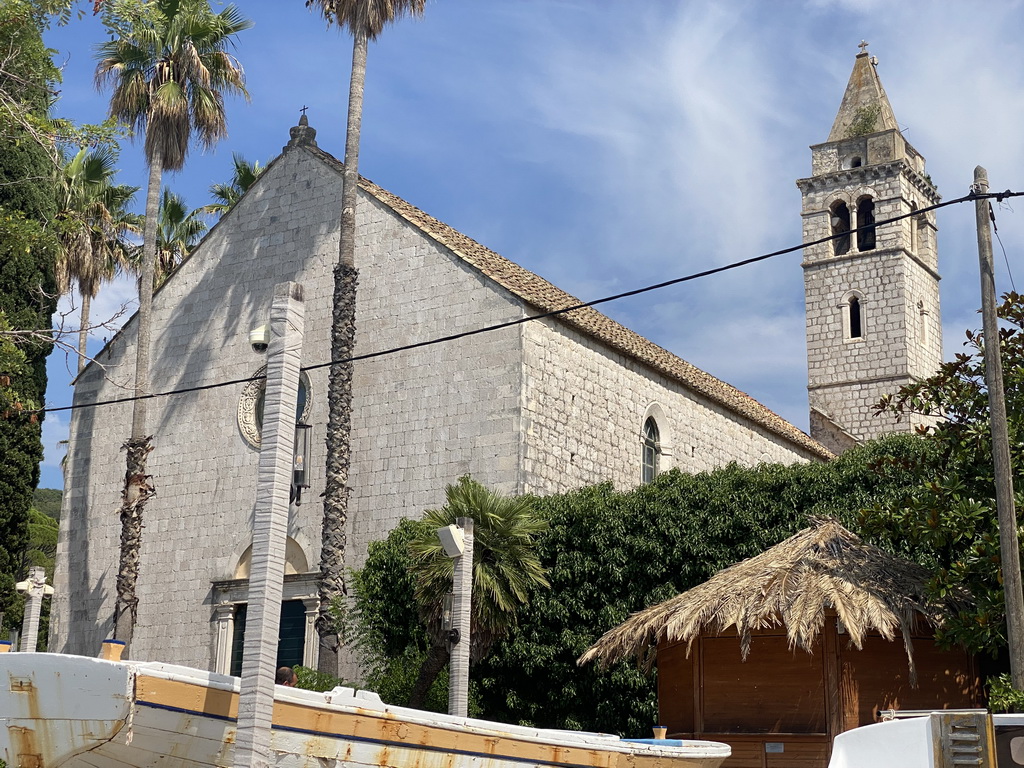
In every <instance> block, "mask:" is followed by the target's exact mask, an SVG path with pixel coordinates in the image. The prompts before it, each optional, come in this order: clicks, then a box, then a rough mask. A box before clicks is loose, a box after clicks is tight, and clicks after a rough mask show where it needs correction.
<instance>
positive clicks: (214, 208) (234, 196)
mask: <svg viewBox="0 0 1024 768" xmlns="http://www.w3.org/2000/svg"><path fill="white" fill-rule="evenodd" d="M231 161H232V164H233V165H234V171H233V172H232V174H231V181H230V182H229V183H228V184H213V185H212V186H211V187H210V194H211V195H212V196H213V199H214V200H215V202H213V203H210V204H209V205H204V206H203V207H202V208H201V209H200V210H201V211H202V212H203V213H210V214H214V215H216V216H223V215H224V214H225V213H227V212H228V211H230V210H231V209H232V208H234V207H235V203H237V202H238V201H239V200H241V199H242V195H244V194H245V193H246V192H248V191H249V187H251V186H252V185H253V184H255V183H256V180H257V179H258V178H259V177H260V176H262V175H263V172H264V171H265V170H267V169H266V167H264V166H262V165H260V164H259V163H258V162H255V163H250V162H249V161H247V160H246V159H245V158H244V157H242V156H241V155H240V154H238V153H237V152H236V153H234V154H233V155H231Z"/></svg>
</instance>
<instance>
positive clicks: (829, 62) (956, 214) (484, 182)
mask: <svg viewBox="0 0 1024 768" xmlns="http://www.w3.org/2000/svg"><path fill="white" fill-rule="evenodd" d="M238 5H239V7H240V8H241V10H242V11H243V13H245V14H246V15H247V16H248V17H249V18H251V19H253V21H254V22H255V26H254V28H253V29H251V30H249V31H247V32H245V33H243V34H242V35H241V36H240V37H239V39H238V45H237V48H236V50H235V53H236V55H237V57H238V59H239V61H240V62H241V63H242V65H243V67H244V68H245V72H246V77H247V84H248V88H249V92H250V94H251V101H250V102H249V103H246V102H244V101H242V100H238V101H234V102H231V103H230V104H229V107H228V120H229V136H228V138H227V139H225V140H224V141H222V142H221V143H220V144H219V145H218V147H217V148H216V150H214V151H213V152H209V153H203V152H201V151H199V150H195V151H193V153H192V155H191V157H190V160H189V162H188V164H187V165H186V167H185V169H184V170H183V171H182V172H180V173H178V174H175V175H172V176H170V177H165V183H167V184H168V185H169V186H171V187H172V188H173V189H174V190H175V191H177V192H179V193H180V194H183V195H184V196H185V198H186V200H187V202H188V203H189V204H190V205H191V206H193V207H198V206H200V205H203V204H204V203H206V202H208V201H209V195H208V192H207V190H208V188H209V186H210V184H212V183H215V182H220V181H227V180H228V178H229V177H230V170H231V153H232V152H240V153H241V154H243V155H244V156H245V157H246V158H247V159H249V160H259V161H260V162H263V163H265V162H267V161H269V160H271V159H273V157H275V156H276V155H277V154H278V153H279V152H280V150H281V147H282V146H283V145H284V144H285V143H286V142H287V140H288V128H289V127H290V126H292V125H294V124H295V123H296V121H297V119H298V116H299V109H300V108H301V107H302V106H308V107H309V111H308V117H309V120H310V124H311V125H312V126H313V127H315V128H316V129H317V131H318V136H317V139H318V142H319V144H320V146H321V147H322V148H323V149H325V150H327V151H328V152H331V153H333V154H335V155H336V156H338V157H340V156H341V155H342V154H343V152H342V147H343V143H344V125H345V114H344V110H345V105H346V100H347V88H348V72H349V62H350V57H351V44H350V41H349V38H347V37H346V36H345V35H344V34H341V33H339V32H338V31H337V30H336V29H327V28H326V27H325V25H324V23H323V22H322V21H321V19H320V18H319V17H318V16H316V15H315V14H312V13H310V12H309V11H307V10H306V9H305V8H304V4H303V2H302V0H287V1H286V0H242V2H240V3H238ZM215 7H216V6H215ZM1021 29H1024V6H1022V3H1021V2H995V1H991V2H986V3H984V4H979V3H977V2H953V0H944V2H942V3H941V4H940V3H934V2H924V1H918V0H903V1H901V2H900V3H892V2H885V1H884V0H859V1H857V2H854V1H853V0H834V1H828V0H806V1H803V2H798V1H797V0H791V1H787V0H773V2H770V3H769V2H763V0H762V1H758V2H743V1H742V0H721V1H720V2H677V1H676V0H644V2H637V1H636V0H486V2H481V0H428V2H427V9H426V15H425V16H424V17H423V18H422V19H419V20H404V21H402V22H400V23H399V24H397V25H395V26H393V27H391V28H389V29H388V30H386V31H385V33H384V34H383V35H382V37H381V38H380V39H379V41H377V42H376V43H373V44H372V45H371V48H370V53H369V63H368V71H367V85H366V100H365V113H364V122H363V143H362V154H361V159H360V171H361V173H362V174H363V175H364V176H366V177H368V178H370V179H372V180H373V181H375V182H377V183H378V184H380V185H382V186H384V187H385V188H387V189H389V190H391V191H392V192H394V193H396V194H398V195H400V196H402V197H403V198H405V199H407V200H408V201H410V202H411V203H413V204H414V205H416V206H418V207H420V208H422V209H424V210H425V211H427V212H428V213H430V214H432V215H433V216H435V217H437V218H439V219H441V220H442V221H444V222H446V223H447V224H450V225H451V226H453V227H455V228H456V229H459V230H460V231H462V232H465V233H466V234H468V235H470V236H471V237H473V238H475V239H477V240H478V241H480V242H482V243H483V244H485V245H487V246H488V247H490V248H492V249H493V250H495V251H497V252H499V253H501V254H502V255H504V256H506V257H508V258H510V259H512V260H514V261H516V262H518V263H520V264H522V265H523V266H525V267H527V268H529V269H531V270H533V271H535V272H537V273H539V274H540V275H542V276H544V277H546V278H548V279H549V280H551V281H552V282H554V283H556V284H557V285H559V286H560V287H562V288H564V289H566V290H568V291H569V292H571V293H573V294H575V295H576V296H579V297H581V298H583V299H593V298H597V297H600V296H604V295H608V294H612V293H617V292H620V291H623V290H628V289H631V288H635V287H639V286H642V285H646V284H650V283H654V282H660V281H662V280H665V279H669V278H672V277H678V276H681V275H684V274H688V273H690V272H694V271H698V270H701V269H706V268H708V267H712V266H717V265H721V264H725V263H728V262H732V261H736V260H739V259H743V258H747V257H750V256H754V255H757V254H759V253H763V252H767V251H773V250H776V249H779V248H783V247H786V246H790V245H793V244H796V243H798V242H799V240H800V195H799V193H798V191H797V189H796V187H795V185H794V181H795V180H796V179H798V178H801V177H805V176H808V175H810V151H809V150H808V145H810V144H814V143H818V142H821V141H824V140H825V139H826V137H827V136H828V132H829V128H830V127H831V124H832V120H833V118H834V117H835V113H836V110H837V108H838V106H839V102H840V100H841V98H842V94H843V90H844V88H845V86H846V81H847V78H848V77H849V74H850V70H851V68H852V66H853V60H854V56H855V54H856V53H857V51H858V49H857V44H858V43H859V42H860V41H861V40H862V39H866V40H867V41H869V43H870V50H871V53H872V54H873V55H875V56H877V57H878V59H879V61H880V63H879V72H880V74H881V77H882V82H883V84H884V86H885V88H886V91H887V93H888V95H889V99H890V101H891V103H892V105H893V109H894V111H895V114H896V118H897V120H898V121H899V123H900V125H901V127H902V128H903V129H904V134H905V136H906V137H907V139H908V140H909V141H910V142H911V143H912V144H913V145H914V146H915V147H916V148H917V149H918V150H919V151H920V152H921V153H922V154H923V155H924V156H925V158H926V159H927V162H928V171H929V173H930V174H931V176H932V178H933V179H934V181H935V183H936V184H937V185H938V188H939V191H940V192H941V193H942V195H943V196H944V197H945V198H946V199H949V198H953V197H959V196H961V195H963V194H965V193H966V192H967V191H968V187H969V185H970V183H971V180H972V176H973V169H974V167H975V165H979V164H980V165H984V166H986V167H987V168H988V170H989V176H990V178H991V181H992V188H993V189H994V190H1002V189H1007V188H1012V189H1014V190H1024V162H1022V161H1024V141H1022V139H1021V136H1022V135H1024V134H1022V131H1024V128H1022V126H1024V47H1022V44H1021V42H1020V30H1021ZM102 39H103V30H102V28H101V27H100V25H99V24H98V23H97V22H96V20H95V19H92V18H85V19H83V20H80V21H73V22H72V23H71V24H70V25H69V26H67V27H64V28H59V29H54V30H52V31H51V32H50V33H49V34H48V38H47V41H48V43H49V45H50V46H51V47H53V48H55V49H57V51H58V53H57V54H56V56H55V60H56V61H57V62H58V64H60V65H61V66H62V67H63V71H64V83H63V86H62V93H61V99H60V102H59V104H58V111H59V112H60V113H61V114H63V115H65V116H68V117H72V118H74V119H77V120H81V121H88V122H96V121H99V120H101V119H102V118H103V117H104V115H105V110H106V103H107V97H108V94H101V93H98V92H97V91H96V90H95V89H94V88H93V85H92V73H93V70H94V67H95V62H94V60H93V55H92V49H93V46H95V44H96V43H98V42H99V41H101V40H102ZM140 154H141V153H140V150H139V148H138V147H137V146H136V145H133V144H130V143H128V142H126V143H125V146H124V151H123V152H122V155H121V164H120V167H121V169H122V173H121V176H120V178H119V180H120V181H121V182H122V183H130V184H134V185H138V186H144V185H145V179H146V176H145V170H144V168H143V165H142V162H141V158H140ZM140 200H141V196H140ZM1014 207H1024V203H1014V202H1013V201H1011V202H1010V204H1009V205H1006V204H1004V205H1003V206H1001V207H1000V208H999V209H998V210H997V220H998V225H999V234H1000V236H1001V238H1002V242H1003V244H1004V245H1005V248H1006V252H1007V256H1008V261H1009V265H1010V269H1009V270H1008V268H1007V266H1006V264H1004V263H1003V258H1002V253H1001V252H1000V251H999V245H998V243H997V245H996V248H997V251H996V259H997V281H998V282H997V290H999V291H1000V292H1002V291H1006V290H1009V289H1010V280H1011V276H1012V277H1016V278H1017V279H1020V280H1021V281H1022V287H1024V267H1021V266H1019V265H1020V259H1019V254H1020V252H1021V247H1022V245H1024V228H1022V226H1021V222H1020V215H1019V214H1018V213H1017V212H1016V211H1015V210H1014ZM938 224H939V249H940V256H939V259H940V270H941V272H942V274H943V277H944V279H943V281H942V317H943V326H944V333H945V347H946V353H947V357H948V356H950V355H952V354H953V353H955V352H956V351H957V350H958V349H959V348H960V345H961V344H962V341H963V331H964V330H965V329H966V328H974V327H978V326H980V319H979V318H978V317H977V315H976V310H977V306H978V304H979V299H978V292H979V290H978V277H977V271H978V269H977V246H976V240H975V232H974V210H973V206H969V205H961V206H952V207H950V208H947V209H943V210H942V211H940V212H939V218H938ZM1014 269H1017V270H1018V271H1017V274H1015V275H1012V272H1013V270H1014ZM133 294H134V290H133V288H132V287H131V286H130V285H129V284H128V283H126V282H123V281H122V282H118V283H114V284H112V285H111V286H110V287H109V288H107V289H105V290H104V292H103V293H102V294H101V296H100V298H99V300H98V301H97V302H96V303H95V304H94V310H93V316H94V318H96V319H100V318H102V317H108V316H111V315H113V314H114V313H115V312H116V310H117V308H118V307H119V306H121V305H122V304H124V303H129V304H130V303H131V302H132V301H134V296H133ZM66 308H67V305H66V304H65V309H66ZM602 311H604V312H605V313H606V314H609V315H611V316H612V317H614V318H615V319H617V320H619V321H620V322H622V323H624V324H626V325H627V326H629V327H631V328H633V329H634V330H636V331H638V332H639V333H642V334H644V335H645V336H647V337H648V338H650V339H652V340H653V341H655V342H657V343H658V344H661V345H662V346H664V347H666V348H667V349H669V350H671V351H672V352H674V353H676V354H677V355H679V356H681V357H683V358H685V359H687V360H689V361H690V362H692V363H694V364H695V365H698V366H700V367H701V368H703V369H705V370H707V371H708V372H710V373H712V374H714V375H716V376H718V377H719V378H722V379H724V380H726V381H728V382H729V383H731V384H733V385H735V386H737V387H739V388H740V389H742V390H744V391H746V392H747V393H749V394H750V395H752V396H753V397H755V398H757V399H758V400H760V401H761V402H763V403H765V404H766V405H767V406H769V407H770V408H772V409H774V410H775V411H776V412H778V413H779V414H781V415H782V416H784V417H785V418H787V419H789V420H790V421H792V422H793V423H794V424H796V425H797V426H798V427H800V428H801V429H806V428H807V392H806V379H807V369H806V360H805V345H804V310H803V277H802V273H801V269H800V256H799V254H798V253H797V254H792V255H789V256H784V257H779V258H776V259H773V260H769V261H768V262H764V263H761V264H758V265H754V266H751V267H746V268H744V269H740V270H736V271H734V272H730V273H726V274H723V275H718V276H715V277H711V278H708V279H704V280H699V281H695V282H691V283H686V284H684V285H682V286H677V287H673V288H668V289H664V290H661V291H659V292H656V293H651V294H646V295H644V296H642V297H638V298H636V299H633V300H627V301H622V302H616V303H613V304H606V305H604V306H603V307H602ZM72 324H73V318H72ZM109 335H111V333H110V332H109V331H99V332H97V334H96V338H95V339H93V341H92V342H91V346H90V352H91V353H95V351H97V350H98V349H99V348H100V347H101V346H102V343H103V336H109ZM326 354H327V352H326V350H325V351H324V359H326ZM313 362H319V360H318V361H313ZM69 367H70V368H73V367H74V363H73V361H71V362H68V361H66V360H65V357H64V356H63V355H62V354H55V355H54V356H52V357H51V361H50V366H49V371H50V385H49V390H48V393H47V404H48V405H51V406H59V405H66V404H68V403H70V400H71V388H70V386H69V384H70V380H71V377H70V376H69V374H68V368H69ZM68 420H69V419H68V414H67V413H60V412H58V413H54V414H51V415H49V416H47V418H46V421H45V426H44V441H45V443H46V458H45V460H44V465H43V479H42V482H41V485H42V486H43V487H58V488H59V487H61V485H62V481H61V476H60V470H59V461H60V458H61V456H62V450H61V448H60V446H59V445H58V443H59V441H60V440H62V439H64V438H66V436H67V425H68Z"/></svg>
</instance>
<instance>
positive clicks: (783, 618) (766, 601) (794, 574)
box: [578, 519, 941, 684]
mask: <svg viewBox="0 0 1024 768" xmlns="http://www.w3.org/2000/svg"><path fill="white" fill-rule="evenodd" d="M811 522H812V525H811V527H810V528H805V529H804V530H802V531H800V532H799V533H797V534H796V535H795V536H793V537H791V538H789V539H786V540H785V541H783V542H781V543H780V544H777V545H776V546H774V547H772V548H771V549H769V550H767V551H765V552H762V553H761V554H760V555H757V556H755V557H752V558H750V559H749V560H744V561H743V562H740V563H737V564H736V565H733V566H730V567H729V568H726V569H724V570H722V571H719V572H718V573H717V574H715V575H714V576H713V577H712V578H711V579H709V580H708V581H706V582H704V583H703V584H701V585H700V586H697V587H694V588H693V589H691V590H688V591H686V592H683V593H682V594H681V595H677V596H676V597H673V598H671V599H669V600H666V601H665V602H663V603H660V604H658V605H655V606H652V607H650V608H648V609H646V610H643V611H640V612H639V613H634V614H633V615H632V616H630V617H629V619H627V620H626V621H625V622H624V623H623V624H620V625H619V626H617V627H615V628H614V629H612V630H609V631H608V632H607V633H605V635H604V636H603V637H602V638H601V639H600V640H598V641H597V642H596V643H595V644H594V645H592V646H591V647H590V648H589V649H588V650H587V652H586V653H584V654H583V655H582V656H581V657H580V658H579V660H578V663H579V664H585V663H587V662H590V661H594V660H599V661H600V663H601V664H602V665H603V666H608V665H610V664H613V663H615V662H617V661H619V660H621V659H623V658H626V657H628V656H634V655H635V656H637V657H639V658H641V659H642V660H643V661H645V663H646V665H647V666H648V667H649V666H650V664H651V663H653V660H654V658H653V657H654V654H653V649H654V648H655V647H656V646H657V644H658V643H659V642H662V641H665V642H670V643H676V642H686V643H689V644H691V645H692V643H693V640H694V639H695V638H696V637H697V636H698V635H699V634H700V632H701V631H702V630H703V629H704V628H705V627H710V628H713V629H714V630H717V631H718V632H722V631H724V630H726V629H727V628H729V627H732V626H735V627H736V631H737V633H738V634H739V637H740V648H741V652H742V654H743V658H744V659H746V658H747V654H749V653H750V641H751V633H752V632H753V631H754V630H758V629H765V628H769V627H777V626H779V624H782V625H783V626H785V628H786V634H787V636H788V637H789V645H790V648H794V647H796V646H800V647H801V648H803V649H804V650H806V651H808V652H810V651H811V650H812V648H813V646H814V643H815V640H816V639H817V638H818V635H819V634H820V632H821V630H822V628H823V627H824V626H825V621H826V618H827V616H830V615H832V614H831V611H834V612H835V615H836V616H838V618H839V620H840V621H841V622H842V624H843V626H844V627H845V628H846V630H847V632H848V635H849V639H850V642H851V643H852V644H853V645H854V646H856V647H857V648H858V649H860V648H861V647H862V645H863V642H864V637H865V635H866V633H867V632H869V631H871V630H875V631H877V632H879V633H880V634H881V635H882V636H883V637H884V638H885V639H887V640H889V641H892V640H894V639H895V637H896V631H897V630H899V632H900V633H901V634H902V636H903V646H904V648H905V649H906V652H907V660H908V662H909V664H910V677H911V681H912V684H916V683H915V682H914V681H915V680H916V671H915V669H914V656H913V647H912V645H911V640H910V634H911V630H912V628H913V625H914V622H915V620H916V619H917V618H918V617H922V618H923V619H924V620H925V621H927V622H928V623H930V624H932V625H933V626H934V625H937V623H938V621H939V617H940V615H941V610H940V606H937V605H935V604H934V603H932V602H931V601H929V599H928V598H927V596H926V591H925V586H926V582H927V580H928V573H927V571H926V570H925V569H924V568H922V567H921V566H919V565H917V564H915V563H912V562H909V561H907V560H903V559H900V558H897V557H895V556H893V555H890V554H889V553H887V552H884V551H883V550H881V549H879V548H878V547H875V546H872V545H870V544H866V543H864V542H862V541H861V540H860V538H859V537H857V536H855V535H854V534H853V533H851V532H850V531H848V530H847V529H846V528H844V527H843V526H842V525H840V524H839V523H838V522H837V521H835V520H820V519H813V520H812V521H811Z"/></svg>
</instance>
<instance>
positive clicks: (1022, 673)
mask: <svg viewBox="0 0 1024 768" xmlns="http://www.w3.org/2000/svg"><path fill="white" fill-rule="evenodd" d="M972 189H973V191H974V192H975V193H976V194H979V195H983V194H985V193H986V192H988V171H986V170H985V169H984V168H982V167H981V166H980V165H979V166H978V167H977V168H975V169H974V186H973V187H972ZM974 209H975V213H976V215H977V220H978V260H979V261H980V263H981V318H982V328H983V330H984V333H985V387H986V389H988V407H989V418H990V423H991V430H992V464H993V468H994V469H995V478H996V512H997V514H998V515H999V553H1000V558H1001V564H1002V571H1003V595H1004V600H1005V602H1006V636H1007V644H1008V645H1009V651H1010V677H1011V678H1012V680H1013V687H1014V688H1016V689H1017V690H1018V691H1024V592H1022V591H1021V575H1020V543H1019V542H1018V540H1017V510H1016V507H1015V505H1014V501H1013V475H1012V474H1011V472H1010V437H1009V430H1008V429H1007V426H1006V394H1005V392H1004V391H1003V361H1002V355H1001V354H1000V350H999V318H998V317H997V316H996V281H995V274H994V271H993V268H992V229H991V227H990V224H989V222H990V221H991V204H990V203H989V201H988V199H987V198H985V199H979V200H976V201H975V202H974Z"/></svg>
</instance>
